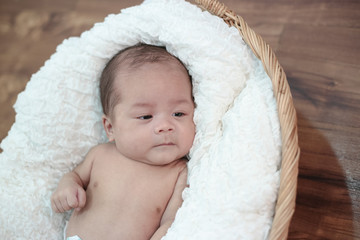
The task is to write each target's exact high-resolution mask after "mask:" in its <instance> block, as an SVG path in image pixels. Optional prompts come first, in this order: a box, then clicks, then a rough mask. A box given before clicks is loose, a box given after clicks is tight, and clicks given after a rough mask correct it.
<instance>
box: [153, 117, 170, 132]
mask: <svg viewBox="0 0 360 240" xmlns="http://www.w3.org/2000/svg"><path fill="white" fill-rule="evenodd" d="M172 131H174V125H173V124H172V123H171V121H169V120H168V119H163V120H161V121H159V123H158V125H157V126H156V127H155V133H157V134H159V133H166V132H172Z"/></svg>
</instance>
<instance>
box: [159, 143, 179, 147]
mask: <svg viewBox="0 0 360 240" xmlns="http://www.w3.org/2000/svg"><path fill="white" fill-rule="evenodd" d="M173 145H175V144H174V143H172V142H165V143H160V144H157V145H155V147H166V146H173Z"/></svg>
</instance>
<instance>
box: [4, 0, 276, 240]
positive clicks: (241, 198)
mask: <svg viewBox="0 0 360 240" xmlns="http://www.w3.org/2000/svg"><path fill="white" fill-rule="evenodd" d="M138 42H145V43H150V44H156V45H165V46H166V48H167V49H168V51H169V52H171V53H172V54H174V55H176V56H177V57H179V58H180V59H181V60H182V61H183V62H184V64H185V65H186V67H187V68H188V69H189V72H190V74H191V75H192V78H193V85H194V97H195V101H196V104H197V108H196V111H195V117H194V121H195V124H196V126H197V133H196V137H195V141H194V146H193V148H192V149H191V152H190V157H191V160H190V162H189V164H188V166H189V177H188V181H189V184H190V188H188V189H186V190H185V191H184V193H183V198H184V203H183V206H182V207H181V209H180V210H179V211H178V214H177V216H176V219H175V222H174V224H173V225H172V227H171V228H170V229H169V231H168V233H167V235H166V236H165V239H196V240H198V239H207V240H208V239H266V236H267V234H268V231H269V229H270V228H271V222H272V215H273V212H274V205H275V202H276V196H277V190H278V184H279V164H280V160H281V139H280V126H279V121H278V116H277V107H276V101H275V99H274V97H273V92H272V86H271V81H270V79H269V78H268V76H267V75H266V73H265V72H264V70H263V68H262V66H261V63H260V62H259V61H258V60H257V59H256V58H255V56H254V55H253V54H252V52H251V50H250V49H249V48H248V47H247V46H246V45H245V44H244V42H243V41H242V39H241V37H240V36H239V34H238V32H237V30H236V29H234V28H229V27H228V26H227V25H226V24H225V23H224V22H223V21H222V20H221V19H219V18H217V17H215V16H212V15H210V14H209V13H207V12H202V11H201V10H200V9H199V8H198V7H196V6H194V5H191V4H189V3H187V2H185V1H182V0H148V1H145V2H144V3H143V4H142V5H140V6H136V7H133V8H129V9H125V10H123V11H122V12H121V13H120V14H117V15H109V16H108V17H107V18H106V19H105V21H104V22H102V23H98V24H96V25H95V26H94V27H93V28H92V29H90V30H89V31H86V32H84V33H83V34H82V35H81V36H80V37H73V38H70V39H67V40H65V41H64V42H63V43H62V44H60V45H59V46H58V48H57V50H56V52H55V53H54V54H53V55H52V56H51V58H50V59H49V60H48V61H46V63H45V65H44V66H43V67H42V68H41V69H40V70H39V71H38V72H37V73H36V74H34V75H33V76H32V78H31V80H30V81H29V83H28V84H27V86H26V89H25V91H24V92H22V93H21V94H19V96H18V100H17V102H16V104H15V106H14V108H15V110H16V113H17V115H16V121H15V123H14V124H13V126H12V128H11V130H10V132H9V134H8V136H7V137H6V138H5V139H4V140H3V142H2V143H1V148H2V149H3V152H2V153H1V154H0V238H1V239H62V236H63V235H62V232H63V228H64V224H65V219H66V217H67V216H66V215H65V214H54V213H52V211H51V207H50V195H51V193H52V191H53V190H54V189H55V187H56V186H57V182H58V181H59V179H60V178H61V176H62V175H63V174H64V173H66V172H67V171H69V170H71V169H72V168H73V167H75V166H76V164H78V163H79V162H81V161H82V159H83V157H84V155H85V154H86V153H87V151H88V150H89V148H91V147H92V146H93V145H95V144H97V143H99V142H104V141H106V137H105V133H104V131H103V129H102V125H101V121H100V120H101V115H102V112H101V106H100V101H99V93H98V79H99V76H100V74H101V71H102V69H103V67H104V66H105V64H106V62H107V61H108V60H109V59H110V58H111V57H112V56H113V55H114V54H115V53H117V52H118V51H119V50H120V49H122V48H125V47H127V46H131V45H134V44H136V43H138Z"/></svg>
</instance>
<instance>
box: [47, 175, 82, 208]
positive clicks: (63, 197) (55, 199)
mask: <svg viewBox="0 0 360 240" xmlns="http://www.w3.org/2000/svg"><path fill="white" fill-rule="evenodd" d="M85 202H86V193H85V190H84V189H83V188H82V187H81V186H80V185H78V184H77V183H76V182H69V181H67V180H66V179H63V180H61V181H60V183H59V186H58V188H57V189H56V191H55V192H54V193H53V194H52V196H51V207H52V209H53V210H54V211H55V212H57V213H62V212H66V211H69V210H71V209H73V208H76V210H80V209H81V208H83V207H84V206H85Z"/></svg>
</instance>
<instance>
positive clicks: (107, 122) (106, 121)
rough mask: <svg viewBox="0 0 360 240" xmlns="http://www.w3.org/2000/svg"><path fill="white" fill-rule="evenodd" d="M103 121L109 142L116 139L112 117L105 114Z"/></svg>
mask: <svg viewBox="0 0 360 240" xmlns="http://www.w3.org/2000/svg"><path fill="white" fill-rule="evenodd" d="M102 123H103V126H104V129H105V132H106V135H107V137H108V139H109V142H112V141H114V140H115V139H114V130H113V126H112V123H111V119H110V117H108V116H106V115H103V116H102Z"/></svg>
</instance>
